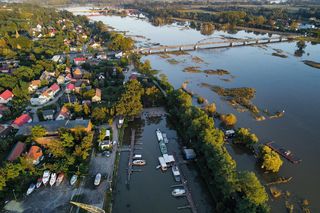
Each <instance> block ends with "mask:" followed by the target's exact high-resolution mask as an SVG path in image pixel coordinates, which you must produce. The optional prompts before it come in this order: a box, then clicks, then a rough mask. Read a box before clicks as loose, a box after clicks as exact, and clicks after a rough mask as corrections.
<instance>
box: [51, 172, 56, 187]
mask: <svg viewBox="0 0 320 213" xmlns="http://www.w3.org/2000/svg"><path fill="white" fill-rule="evenodd" d="M56 180H57V174H56V173H52V174H51V178H50V182H49V184H50V186H53V185H54V184H55V183H56Z"/></svg>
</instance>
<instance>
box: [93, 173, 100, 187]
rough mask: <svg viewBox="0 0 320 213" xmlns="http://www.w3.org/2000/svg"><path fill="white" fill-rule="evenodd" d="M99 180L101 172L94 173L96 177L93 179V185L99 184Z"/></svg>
mask: <svg viewBox="0 0 320 213" xmlns="http://www.w3.org/2000/svg"><path fill="white" fill-rule="evenodd" d="M100 181H101V174H100V173H98V174H97V175H96V178H95V179H94V185H95V186H99V184H100Z"/></svg>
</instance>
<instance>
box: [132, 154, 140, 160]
mask: <svg viewBox="0 0 320 213" xmlns="http://www.w3.org/2000/svg"><path fill="white" fill-rule="evenodd" d="M141 158H142V155H137V154H136V155H134V156H133V159H134V160H137V159H141Z"/></svg>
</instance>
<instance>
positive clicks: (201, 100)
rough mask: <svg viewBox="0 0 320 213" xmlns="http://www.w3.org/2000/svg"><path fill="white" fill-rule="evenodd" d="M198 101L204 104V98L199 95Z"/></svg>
mask: <svg viewBox="0 0 320 213" xmlns="http://www.w3.org/2000/svg"><path fill="white" fill-rule="evenodd" d="M197 101H198V104H203V103H204V98H203V97H200V96H199V97H198V99H197Z"/></svg>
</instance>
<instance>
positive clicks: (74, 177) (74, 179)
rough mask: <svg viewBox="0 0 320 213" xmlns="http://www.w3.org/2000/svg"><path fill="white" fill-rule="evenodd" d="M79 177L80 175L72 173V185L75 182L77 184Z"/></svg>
mask: <svg viewBox="0 0 320 213" xmlns="http://www.w3.org/2000/svg"><path fill="white" fill-rule="evenodd" d="M77 179H78V175H72V177H71V179H70V185H71V186H72V185H73V184H75V183H76V182H77Z"/></svg>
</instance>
